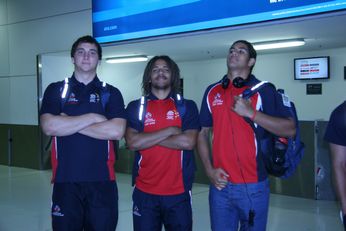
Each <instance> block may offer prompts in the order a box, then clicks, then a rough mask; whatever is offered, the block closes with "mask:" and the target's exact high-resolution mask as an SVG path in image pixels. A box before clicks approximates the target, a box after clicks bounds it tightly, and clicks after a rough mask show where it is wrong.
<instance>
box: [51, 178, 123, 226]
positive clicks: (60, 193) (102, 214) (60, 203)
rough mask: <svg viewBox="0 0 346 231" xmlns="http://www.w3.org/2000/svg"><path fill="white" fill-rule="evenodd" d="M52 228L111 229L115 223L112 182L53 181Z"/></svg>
mask: <svg viewBox="0 0 346 231" xmlns="http://www.w3.org/2000/svg"><path fill="white" fill-rule="evenodd" d="M51 215H52V226H53V230H54V231H72V230H73V231H79V230H80V231H82V230H84V231H91V230H102V231H114V230H115V229H116V226H117V223H118V188H117V185H116V183H115V182H114V181H105V182H83V183H55V184H54V187H53V197H52V214H51Z"/></svg>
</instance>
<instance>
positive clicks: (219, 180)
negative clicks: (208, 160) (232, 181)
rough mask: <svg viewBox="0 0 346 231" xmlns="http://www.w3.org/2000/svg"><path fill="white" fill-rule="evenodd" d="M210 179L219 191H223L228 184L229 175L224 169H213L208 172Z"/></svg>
mask: <svg viewBox="0 0 346 231" xmlns="http://www.w3.org/2000/svg"><path fill="white" fill-rule="evenodd" d="M208 177H209V179H210V181H211V183H212V184H213V185H214V186H215V187H216V188H217V189H218V190H222V189H223V188H224V187H226V185H227V183H228V177H229V175H228V174H227V172H225V171H224V170H223V169H222V168H212V169H211V170H210V171H209V172H208Z"/></svg>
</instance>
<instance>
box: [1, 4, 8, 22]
mask: <svg viewBox="0 0 346 231" xmlns="http://www.w3.org/2000/svg"><path fill="white" fill-rule="evenodd" d="M6 24H7V0H0V25H6Z"/></svg>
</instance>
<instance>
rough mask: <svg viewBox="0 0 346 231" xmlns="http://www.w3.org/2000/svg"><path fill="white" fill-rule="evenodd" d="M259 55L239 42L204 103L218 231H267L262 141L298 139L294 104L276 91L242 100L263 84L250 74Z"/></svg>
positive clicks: (201, 141)
mask: <svg viewBox="0 0 346 231" xmlns="http://www.w3.org/2000/svg"><path fill="white" fill-rule="evenodd" d="M256 57H257V53H256V50H255V49H254V48H253V46H252V44H251V43H249V42H247V41H245V40H239V41H236V42H234V43H233V44H232V46H231V47H230V49H229V52H228V56H227V74H226V75H225V76H224V77H223V78H222V79H221V80H220V81H218V82H217V83H214V84H212V85H210V86H209V87H208V88H207V89H206V91H205V94H204V97H203V101H202V106H201V111H200V123H201V127H202V128H201V131H200V132H199V135H198V153H199V155H200V157H201V160H202V162H203V165H204V168H205V171H206V173H207V176H208V177H209V179H210V182H211V185H210V191H209V207H210V220H211V229H212V230H214V231H225V230H227V231H231V230H234V231H237V230H242V231H245V230H252V231H264V230H266V224H267V216H268V206H269V182H268V176H267V175H268V174H267V172H266V169H265V167H264V162H263V159H262V153H261V149H260V145H259V144H260V142H259V141H260V140H261V139H262V138H263V137H265V136H266V135H268V133H272V134H275V135H278V136H280V137H293V136H294V135H295V122H294V120H293V118H292V117H291V113H290V111H289V107H290V104H289V102H287V101H286V100H285V99H284V98H283V97H281V95H280V94H279V93H277V92H276V90H275V88H274V87H272V86H270V85H267V86H265V87H263V88H261V89H260V90H259V92H258V93H256V94H255V95H253V96H251V98H250V99H249V100H246V99H243V98H242V97H241V94H242V93H243V91H244V90H245V89H247V88H250V87H252V86H254V85H255V84H257V83H259V82H260V81H259V80H258V79H257V78H256V77H255V76H254V75H252V74H251V73H252V69H253V67H254V65H255V63H256ZM255 130H256V132H255ZM211 136H212V147H210V144H209V142H210V140H211V139H210V137H211ZM211 159H212V160H211Z"/></svg>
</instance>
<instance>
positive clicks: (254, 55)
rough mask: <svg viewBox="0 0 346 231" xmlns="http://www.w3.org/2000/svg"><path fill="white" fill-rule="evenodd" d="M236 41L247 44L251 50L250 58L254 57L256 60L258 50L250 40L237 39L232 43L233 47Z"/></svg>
mask: <svg viewBox="0 0 346 231" xmlns="http://www.w3.org/2000/svg"><path fill="white" fill-rule="evenodd" d="M236 43H242V44H245V46H247V49H248V51H249V59H251V58H253V59H255V60H256V58H257V52H256V50H255V48H254V47H253V45H252V44H251V43H250V42H249V41H246V40H237V41H235V42H234V43H233V44H232V45H231V47H233V46H234V44H236ZM254 66H255V64H254V65H253V66H252V67H251V68H250V74H251V72H252V69H253V68H254Z"/></svg>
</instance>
